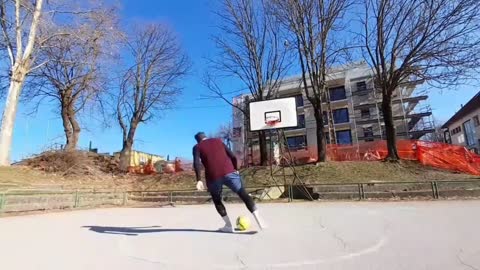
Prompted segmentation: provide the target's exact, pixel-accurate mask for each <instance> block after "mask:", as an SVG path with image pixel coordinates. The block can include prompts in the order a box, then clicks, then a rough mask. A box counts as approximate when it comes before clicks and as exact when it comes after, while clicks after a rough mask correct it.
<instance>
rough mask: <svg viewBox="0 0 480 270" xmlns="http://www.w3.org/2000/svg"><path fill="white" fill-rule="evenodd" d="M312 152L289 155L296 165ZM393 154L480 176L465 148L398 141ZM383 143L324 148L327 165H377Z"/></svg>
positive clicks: (478, 160)
mask: <svg viewBox="0 0 480 270" xmlns="http://www.w3.org/2000/svg"><path fill="white" fill-rule="evenodd" d="M316 151H317V150H316V148H308V149H302V150H291V151H290V155H291V157H292V159H293V160H294V161H295V163H297V164H302V163H303V164H305V163H310V162H315V161H316V157H317V155H316ZM397 151H398V155H399V156H400V158H401V159H404V160H416V161H419V162H420V163H421V164H423V165H427V166H432V167H435V168H440V169H446V170H452V171H458V172H464V173H469V174H474V175H480V156H479V155H477V154H475V153H472V152H470V151H468V149H466V148H465V147H462V146H457V145H450V144H444V143H431V142H425V141H417V140H399V141H398V142H397ZM387 152H388V151H387V142H386V141H375V142H365V143H361V144H358V145H327V159H328V160H330V161H379V160H383V159H385V157H386V156H387ZM259 160H260V156H259V152H258V150H257V151H251V152H250V155H249V161H250V162H249V163H250V164H258V163H259Z"/></svg>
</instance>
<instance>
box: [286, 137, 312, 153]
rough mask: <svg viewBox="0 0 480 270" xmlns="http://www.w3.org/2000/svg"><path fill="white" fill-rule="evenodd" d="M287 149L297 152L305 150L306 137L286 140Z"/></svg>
mask: <svg viewBox="0 0 480 270" xmlns="http://www.w3.org/2000/svg"><path fill="white" fill-rule="evenodd" d="M287 144H288V148H289V149H290V150H298V149H305V148H307V136H305V135H302V136H293V137H288V138H287Z"/></svg>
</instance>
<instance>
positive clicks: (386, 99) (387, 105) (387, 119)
mask: <svg viewBox="0 0 480 270" xmlns="http://www.w3.org/2000/svg"><path fill="white" fill-rule="evenodd" d="M382 96H383V98H382V112H383V121H384V123H385V133H386V134H385V135H386V137H387V150H388V155H387V158H386V160H388V161H393V162H395V161H398V160H399V156H398V152H397V136H396V132H395V122H394V121H393V112H392V99H391V95H388V94H383V95H382Z"/></svg>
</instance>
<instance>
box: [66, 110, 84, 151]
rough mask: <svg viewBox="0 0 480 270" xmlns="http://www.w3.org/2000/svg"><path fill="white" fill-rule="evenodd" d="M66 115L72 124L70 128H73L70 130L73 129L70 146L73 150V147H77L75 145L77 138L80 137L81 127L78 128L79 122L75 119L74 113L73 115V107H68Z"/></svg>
mask: <svg viewBox="0 0 480 270" xmlns="http://www.w3.org/2000/svg"><path fill="white" fill-rule="evenodd" d="M68 117H69V119H70V123H71V124H72V129H73V130H72V131H73V134H72V148H73V150H75V149H77V146H78V140H79V138H80V131H81V128H80V124H79V123H78V121H77V118H76V115H75V110H74V108H73V107H72V108H70V109H69V112H68Z"/></svg>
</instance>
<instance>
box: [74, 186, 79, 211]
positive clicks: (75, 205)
mask: <svg viewBox="0 0 480 270" xmlns="http://www.w3.org/2000/svg"><path fill="white" fill-rule="evenodd" d="M78 203H79V197H78V190H76V191H75V203H74V204H73V208H77V207H78Z"/></svg>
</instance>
